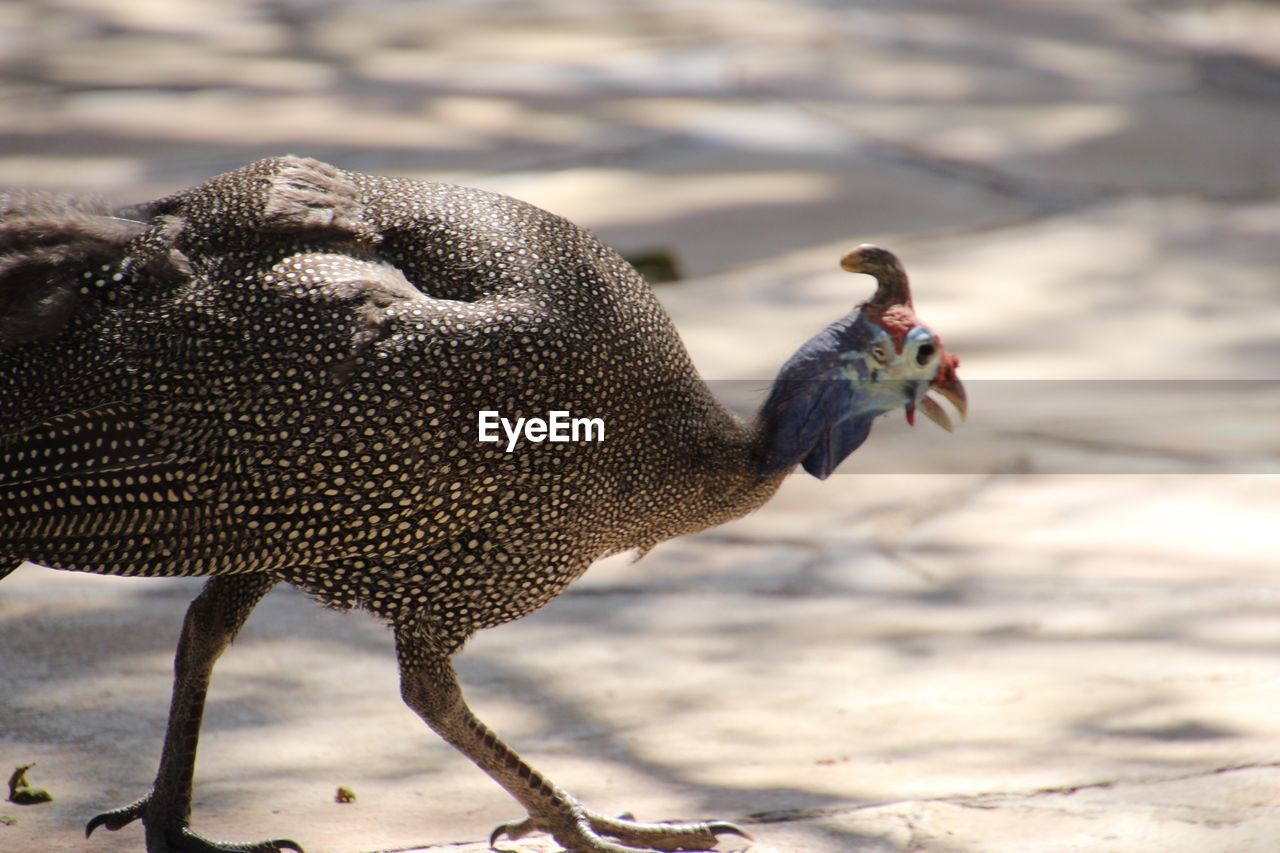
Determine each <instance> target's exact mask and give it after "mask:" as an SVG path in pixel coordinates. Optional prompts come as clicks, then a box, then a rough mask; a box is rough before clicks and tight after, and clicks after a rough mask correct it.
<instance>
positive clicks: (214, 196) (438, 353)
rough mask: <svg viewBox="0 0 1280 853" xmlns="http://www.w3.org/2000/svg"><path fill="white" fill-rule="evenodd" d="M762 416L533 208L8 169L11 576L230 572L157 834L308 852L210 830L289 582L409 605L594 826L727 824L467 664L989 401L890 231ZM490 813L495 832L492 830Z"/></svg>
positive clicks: (1, 247) (355, 190)
mask: <svg viewBox="0 0 1280 853" xmlns="http://www.w3.org/2000/svg"><path fill="white" fill-rule="evenodd" d="M843 266H844V268H845V269H847V270H849V271H852V272H862V273H868V274H870V275H872V276H874V277H875V278H876V279H877V281H878V287H877V289H876V291H875V295H874V296H873V297H872V298H871V299H870V300H869V301H867V302H866V303H863V304H862V305H860V306H859V307H857V308H855V309H854V310H853V311H851V312H850V313H849V314H848V315H846V316H845V317H842V318H841V319H839V320H837V321H836V322H834V323H832V324H831V325H830V326H828V327H827V328H826V329H825V330H823V331H822V332H821V333H819V334H818V335H817V336H816V337H814V338H813V339H812V340H810V341H809V342H808V343H806V344H805V345H804V346H803V347H802V348H801V349H800V350H799V351H798V352H797V353H796V354H795V356H793V357H792V358H791V359H790V360H789V361H788V362H787V363H786V365H785V366H784V367H783V368H782V370H781V372H780V374H779V376H778V379H777V381H776V382H775V383H774V385H773V387H772V389H771V391H770V393H769V395H768V397H767V399H766V400H765V402H764V404H763V406H762V408H761V410H760V413H759V415H758V416H757V418H756V419H755V421H754V422H752V423H749V424H748V423H743V422H741V421H740V420H739V419H738V418H736V417H735V416H733V415H732V414H731V413H730V412H729V411H728V410H726V409H725V408H724V407H723V406H722V405H721V404H720V403H719V402H717V401H716V399H715V398H714V397H713V396H712V394H711V393H710V391H709V390H708V388H707V386H706V385H705V384H704V383H703V381H702V380H701V379H700V378H699V376H698V374H697V372H696V371H695V369H694V367H693V365H692V363H691V362H690V359H689V357H688V355H687V353H686V351H685V349H684V347H683V345H682V343H681V341H680V338H679V336H678V335H677V333H676V330H675V328H674V327H673V325H672V323H671V321H670V319H669V318H668V317H667V315H666V313H665V312H664V311H663V310H662V308H661V307H660V305H659V304H658V302H657V301H656V299H655V298H654V296H653V294H652V292H651V291H650V289H649V287H648V285H647V284H646V283H645V282H644V281H643V280H642V279H641V278H640V276H639V275H638V274H637V273H636V272H635V271H634V270H633V269H632V268H631V267H630V266H629V265H628V264H627V263H626V262H625V261H623V260H622V259H621V258H620V257H619V256H618V255H617V254H615V253H614V252H613V251H611V250H610V249H609V248H607V247H606V246H604V245H603V244H601V243H600V242H599V241H598V240H597V239H596V238H595V237H593V236H592V235H591V234H589V233H587V232H586V231H584V230H582V229H580V228H578V227H576V226H574V225H573V224H571V223H569V222H568V221H566V220H564V219H562V218H559V217H557V216H553V215H551V214H549V213H546V212H544V211H542V210H539V209H537V208H535V207H532V206H530V205H528V204H524V203H522V202H519V201H516V200H514V199H510V198H506V197H504V196H500V195H494V194H491V193H486V192H481V191H478V190H473V189H466V188H461V187H455V186H448V185H444V184H436V183H425V182H416V181H410V180H404V179H394V178H381V177H371V176H366V175H359V174H354V173H348V172H344V171H340V170H338V169H335V168H334V167H332V166H328V165H325V164H323V163H319V162H316V161H314V160H306V159H301V158H296V157H280V158H272V159H267V160H262V161H259V162H257V163H253V164H251V165H249V166H246V167H244V168H242V169H239V170H236V171H233V172H230V173H227V174H225V175H221V176H219V177H216V178H213V179H211V180H209V181H208V182H206V183H204V184H202V185H200V186H197V187H195V188H193V189H190V190H187V191H184V192H180V193H178V194H176V195H172V196H169V197H167V198H163V199H160V200H158V201H154V202H150V203H146V204H141V205H136V206H132V207H128V208H119V209H112V208H110V207H108V206H106V205H103V204H100V203H95V202H92V201H86V200H83V199H75V198H56V197H51V196H46V195H39V194H19V193H15V194H10V195H8V196H5V197H3V198H2V199H0V576H3V575H4V574H7V573H8V572H9V571H12V569H13V568H15V567H16V566H17V565H18V564H19V563H21V562H22V561H24V560H29V561H32V562H35V563H39V564H42V565H45V566H49V567H53V568H59V569H71V570H77V571H86V572H96V573H104V574H114V575H132V576H188V575H201V576H210V580H209V581H208V582H207V583H206V585H205V587H204V589H203V591H202V592H201V593H200V595H199V596H198V597H197V598H196V599H195V601H194V602H193V603H192V604H191V607H190V609H189V611H188V612H187V616H186V620H185V623H184V625H183V628H182V633H181V638H180V641H179V644H178V650H177V656H176V661H175V679H174V688H173V700H172V705H171V707H170V713H169V723H168V728H167V732H166V735H165V740H164V747H163V751H162V754H161V759H160V765H159V769H158V771H157V775H156V778H155V782H154V785H153V787H152V788H151V791H150V792H149V793H148V794H147V795H146V796H144V797H142V798H141V799H139V800H138V801H136V802H134V803H132V804H131V805H127V806H125V807H123V808H119V809H116V810H114V811H109V812H106V813H105V814H101V815H98V816H97V817H95V818H93V819H92V820H91V821H90V822H89V824H88V827H87V828H86V832H87V833H88V832H92V830H93V829H94V828H96V827H99V826H105V827H107V828H108V829H112V830H116V829H120V828H121V827H123V826H125V825H126V824H128V823H130V822H132V821H134V820H137V819H141V821H142V823H143V825H144V827H145V833H146V845H147V849H148V850H150V851H153V853H155V851H201V853H212V851H232V850H235V851H279V850H282V849H294V850H298V849H300V848H298V846H297V845H296V844H295V843H294V842H292V841H287V840H274V841H263V842H258V843H253V844H226V843H219V842H214V841H211V840H209V839H206V838H203V837H202V836H200V835H197V834H196V833H195V832H193V831H192V830H191V829H190V828H189V825H188V824H189V820H190V813H191V786H192V775H193V771H194V766H195V752H196V741H197V738H198V736H199V729H200V721H201V716H202V713H203V708H204V701H205V693H206V690H207V687H208V684H209V678H210V674H211V672H212V669H213V665H214V662H215V660H216V659H217V658H218V656H219V655H220V654H221V653H222V651H223V650H224V649H225V648H226V647H227V645H228V644H229V643H230V642H231V640H232V638H233V637H234V636H235V634H236V632H237V631H238V630H239V628H240V627H241V625H242V624H243V623H244V621H245V619H246V618H247V617H248V616H249V613H250V611H251V610H252V609H253V607H254V605H255V604H256V603H257V602H258V601H259V600H260V599H261V598H262V597H263V596H264V595H265V594H266V593H267V591H268V590H270V589H271V588H272V587H273V586H274V585H275V584H277V583H280V582H285V583H288V584H292V585H293V586H295V587H298V588H300V589H302V590H304V591H305V592H307V593H309V594H310V595H311V596H313V597H315V598H317V599H318V600H319V601H321V602H322V603H324V604H326V605H330V606H335V607H339V608H357V607H358V608H362V609H365V610H368V611H372V612H373V613H374V614H375V615H376V616H378V617H380V618H381V619H383V620H385V621H386V622H387V623H389V625H390V626H391V628H392V630H393V631H394V635H395V642H396V650H397V654H398V658H399V665H400V676H401V693H402V696H403V698H404V701H405V702H406V703H407V704H408V705H409V706H410V707H411V708H412V709H413V710H414V711H415V712H417V713H418V714H419V715H420V716H421V717H422V719H423V720H425V721H426V723H427V724H428V725H429V726H430V727H431V728H432V729H434V730H435V731H436V732H437V733H439V734H440V736H441V737H443V738H444V739H445V740H446V741H447V742H449V743H450V744H452V745H453V746H454V747H456V748H457V749H458V750H459V751H461V752H462V753H463V754H464V755H466V756H467V757H468V758H470V759H471V760H472V761H474V762H475V763H476V764H477V765H479V766H480V767H481V768H482V769H483V770H484V771H485V772H486V773H488V774H489V776H491V777H492V778H493V779H494V780H495V781H496V782H498V784H500V785H501V786H502V787H503V788H505V789H506V790H507V791H508V792H509V793H510V794H511V795H512V796H513V797H515V799H516V800H518V801H519V802H520V804H521V805H522V806H523V807H524V809H525V811H526V812H527V815H528V816H527V818H525V819H524V820H521V821H519V822H516V823H511V824H507V825H504V826H501V827H499V828H498V830H496V831H495V833H494V838H493V839H492V840H496V839H497V838H498V837H500V836H502V835H503V834H505V835H506V836H509V837H511V838H518V837H520V836H522V835H525V834H527V833H530V832H533V831H538V830H541V831H545V832H548V833H550V834H551V835H553V836H554V837H555V839H556V840H557V841H558V842H559V843H560V844H562V845H564V846H565V847H566V848H568V849H569V850H573V851H592V852H593V853H610V852H611V853H620V851H637V850H646V851H647V850H707V849H710V848H712V847H713V846H715V844H716V841H717V836H718V835H721V834H725V833H734V834H742V833H741V831H740V830H738V829H737V828H736V827H734V826H733V825H732V824H728V823H719V822H710V823H688V824H665V823H640V822H636V821H632V820H629V819H627V820H624V819H617V818H611V817H606V816H604V815H601V814H598V813H596V812H593V811H590V810H588V809H586V808H584V807H583V806H582V805H580V804H579V803H578V802H577V801H576V800H574V799H573V798H572V797H570V796H569V795H568V794H567V793H565V791H564V790H562V789H560V788H559V787H556V786H555V785H553V784H552V783H551V782H550V781H548V780H547V778H546V777H544V776H543V775H542V774H540V773H539V772H538V771H536V770H534V769H533V768H531V767H530V766H529V765H528V764H526V763H525V762H524V761H523V760H521V758H520V757H519V756H518V755H517V754H516V753H515V751H514V750H512V749H511V748H510V747H508V746H506V745H505V744H504V743H503V742H502V741H501V740H499V739H498V737H497V736H496V735H494V733H493V732H492V731H490V730H489V729H488V728H487V727H486V726H485V725H484V723H482V722H481V721H480V720H479V719H477V718H476V716H475V715H474V714H473V713H472V712H471V710H470V709H469V708H468V707H467V705H466V703H465V701H464V700H463V697H462V693H461V690H460V688H459V685H458V682H457V679H456V677H455V675H454V671H453V668H452V665H451V663H450V660H451V657H452V655H453V654H454V653H455V652H457V651H458V650H459V649H460V648H461V647H462V645H463V644H464V643H465V642H466V640H467V639H468V638H469V637H470V636H471V635H473V634H474V633H475V632H476V631H478V630H480V629H482V628H487V627H490V626H493V625H498V624H501V623H504V622H507V621H510V620H512V619H516V618H518V617H520V616H522V615H524V614H527V613H529V612H531V611H533V610H535V609H537V608H539V607H541V606H542V605H544V604H546V603H547V602H548V601H550V600H551V599H553V598H555V597H556V595H558V594H559V593H560V592H561V591H563V590H564V589H565V587H566V586H568V585H569V584H570V583H571V582H572V581H573V580H574V579H575V578H577V577H578V576H579V575H581V574H582V573H583V572H584V571H585V570H586V569H587V567H588V566H589V565H590V564H591V563H592V562H593V561H594V560H596V559H597V558H599V557H601V556H604V555H607V554H610V553H615V552H619V551H624V550H627V549H639V550H640V551H641V552H643V551H644V550H646V549H648V548H650V547H652V546H653V545H654V544H656V543H658V542H660V541H662V540H664V539H668V538H670V537H673V536H677V535H680V534H683V533H689V532H692V531H696V530H701V529H704V528H706V527H709V526H712V525H715V524H719V523H721V522H723V521H726V520H728V519H731V518H736V517H738V516H741V515H743V514H745V513H747V512H750V511H751V510H753V509H755V508H756V507H758V506H760V505H761V504H762V503H764V502H765V501H766V500H767V499H768V498H769V497H770V496H771V495H772V494H773V493H774V491H775V490H776V489H777V488H778V486H779V484H780V483H781V482H782V480H783V478H784V477H785V476H786V475H787V474H788V473H789V472H790V471H792V470H793V469H794V468H795V466H797V465H802V466H803V467H804V469H805V470H806V471H808V472H809V473H811V474H813V475H815V476H817V477H819V478H825V477H827V476H828V475H829V474H830V473H831V472H832V471H833V470H834V469H835V468H836V466H837V465H838V464H839V463H840V462H841V460H843V459H844V458H845V457H847V456H848V455H849V454H850V453H852V452H853V451H854V450H855V449H856V448H857V447H858V446H859V445H860V444H861V443H862V442H863V441H864V440H865V439H866V437H867V434H868V432H869V430H870V428H871V423H872V421H873V420H874V419H875V418H876V417H877V416H879V415H881V414H884V413H886V412H888V411H891V410H894V409H897V408H905V410H906V412H907V416H908V419H910V418H911V416H912V414H913V413H914V412H915V410H916V408H917V407H919V409H920V410H921V411H923V412H924V413H925V414H926V415H927V416H928V417H929V418H931V419H932V420H934V421H936V422H937V423H939V424H941V425H943V426H945V427H947V428H948V429H950V422H949V420H948V418H947V416H946V414H945V413H944V411H943V409H942V408H941V406H939V405H938V404H937V403H936V402H935V401H934V399H933V398H931V397H929V396H926V394H927V392H928V391H929V390H930V389H934V390H936V391H938V392H939V393H940V394H942V395H943V396H944V397H947V398H949V399H950V400H951V401H952V402H953V403H954V404H955V405H956V407H957V409H958V410H959V412H960V414H961V415H963V414H964V409H965V397H964V391H963V386H962V385H961V383H960V380H959V378H958V377H957V375H956V366H957V364H958V360H957V359H956V358H955V356H953V355H951V354H949V353H947V352H945V351H944V349H943V347H942V342H941V340H940V339H939V338H938V337H937V336H936V335H935V334H934V333H933V332H931V331H930V330H929V329H928V328H926V327H925V326H923V325H921V324H920V323H919V322H918V321H917V320H916V318H915V315H914V313H913V309H912V305H911V298H910V293H909V291H908V287H907V279H906V276H905V274H904V273H903V271H902V268H901V266H900V265H899V264H898V261H897V259H896V258H895V257H894V256H893V255H892V254H890V253H889V252H887V251H885V250H883V249H879V248H876V247H873V246H862V247H859V248H857V249H855V250H853V251H851V252H850V253H849V254H847V255H846V256H845V257H844V260H843ZM484 410H494V411H498V412H500V413H502V414H503V415H512V416H521V417H526V416H529V417H531V416H536V415H542V414H545V413H548V412H553V411H561V412H570V413H573V414H575V415H579V414H580V415H584V416H590V417H592V418H598V419H600V421H601V422H602V423H603V425H604V428H605V435H604V439H603V440H598V441H592V442H580V443H566V442H553V441H536V440H529V439H535V438H536V436H532V434H526V440H525V441H524V442H523V443H520V444H519V446H517V447H515V448H514V449H513V450H512V451H511V452H508V448H507V446H506V445H505V444H504V443H502V442H499V443H491V442H481V441H479V440H478V436H477V417H478V413H479V412H481V411H484ZM492 840H491V842H492Z"/></svg>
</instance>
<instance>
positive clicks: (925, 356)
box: [916, 344, 937, 367]
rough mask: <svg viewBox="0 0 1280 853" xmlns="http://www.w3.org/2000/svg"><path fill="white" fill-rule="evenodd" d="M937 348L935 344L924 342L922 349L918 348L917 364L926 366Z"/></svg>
mask: <svg viewBox="0 0 1280 853" xmlns="http://www.w3.org/2000/svg"><path fill="white" fill-rule="evenodd" d="M936 351H937V349H936V348H935V347H934V345H933V344H922V345H921V347H920V349H918V350H916V364H918V365H920V366H921V367H924V366H925V365H926V364H928V363H929V359H931V358H933V354H934V352H936Z"/></svg>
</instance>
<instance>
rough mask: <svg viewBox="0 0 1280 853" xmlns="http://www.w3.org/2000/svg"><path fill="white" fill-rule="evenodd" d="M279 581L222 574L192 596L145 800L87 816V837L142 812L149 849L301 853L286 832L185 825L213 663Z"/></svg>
mask: <svg viewBox="0 0 1280 853" xmlns="http://www.w3.org/2000/svg"><path fill="white" fill-rule="evenodd" d="M275 583H276V582H275V579H274V578H272V577H270V576H269V575H262V574H251V575H222V576H219V577H215V578H212V579H210V580H209V582H208V583H206V584H205V586H204V589H203V590H202V591H201V592H200V595H199V596H197V597H196V600H195V601H193V602H191V606H190V607H189V608H188V609H187V617H186V619H185V620H184V622H183V624H182V636H181V638H180V639H179V640H178V652H177V655H176V656H175V658H174V662H173V670H174V673H173V700H172V702H171V703H170V705H169V726H168V729H167V730H166V731H165V736H164V749H163V751H162V752H161V753H160V767H159V769H158V770H157V771H156V780H155V783H154V784H153V785H152V787H151V791H150V792H149V793H148V794H146V795H145V796H144V797H142V799H140V800H137V801H136V802H133V803H130V804H129V805H127V806H124V807H123V808H119V809H115V810H113V811H109V812H104V813H102V814H100V815H98V816H97V817H95V818H94V819H93V820H91V821H89V824H88V825H87V826H86V827H85V830H84V834H85V836H86V837H87V836H88V835H89V834H90V833H92V832H93V831H94V830H95V829H97V828H98V827H99V826H105V827H106V828H107V829H110V830H116V829H120V828H121V827H123V826H126V825H127V824H129V823H132V822H133V821H135V820H138V819H139V818H141V820H142V823H143V826H145V827H146V839H147V851H148V853H279V851H281V850H284V849H289V850H297V851H299V853H301V851H302V848H301V847H299V846H298V845H297V844H295V843H294V842H292V841H288V840H284V839H280V840H276V841H261V842H257V843H251V844H229V843H220V842H217V841H212V840H210V839H207V838H204V837H202V836H200V835H197V834H196V833H194V832H192V831H191V829H190V828H189V827H188V822H189V821H190V819H191V779H192V776H193V774H194V773H195V765H196V745H197V742H198V741H199V739H200V722H201V720H202V718H203V717H204V699H205V694H206V693H207V692H208V690H209V678H210V676H212V674H213V665H214V663H215V662H216V661H217V660H218V657H219V656H221V654H222V652H223V651H224V650H225V649H226V648H227V646H229V645H230V644H231V641H232V640H233V639H235V636H236V634H237V633H238V632H239V630H240V628H241V626H243V625H244V623H245V620H246V619H248V618H249V614H250V613H251V612H252V611H253V608H254V606H255V605H257V603H258V602H259V601H261V600H262V597H263V596H264V595H266V594H267V592H268V591H269V590H270V589H271V587H273V586H275Z"/></svg>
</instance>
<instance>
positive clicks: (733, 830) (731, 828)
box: [707, 820, 755, 842]
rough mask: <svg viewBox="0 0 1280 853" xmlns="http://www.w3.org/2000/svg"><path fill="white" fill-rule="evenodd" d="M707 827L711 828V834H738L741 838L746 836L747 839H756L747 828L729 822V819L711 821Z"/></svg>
mask: <svg viewBox="0 0 1280 853" xmlns="http://www.w3.org/2000/svg"><path fill="white" fill-rule="evenodd" d="M707 829H709V830H711V834H712V835H715V836H720V835H736V836H738V837H739V838H745V839H746V840H747V841H752V842H754V841H755V839H754V838H752V837H751V835H750V834H749V833H748V832H747V831H746V830H744V829H742V828H741V827H739V826H738V825H736V824H732V823H729V822H728V821H723V820H718V821H715V822H713V823H709V824H707Z"/></svg>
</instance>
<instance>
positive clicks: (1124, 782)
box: [736, 761, 1280, 824]
mask: <svg viewBox="0 0 1280 853" xmlns="http://www.w3.org/2000/svg"><path fill="white" fill-rule="evenodd" d="M1275 769H1280V761H1252V762H1242V763H1239V764H1228V765H1224V766H1221V767H1212V768H1208V769H1205V770H1198V771H1194V772H1189V773H1180V774H1177V775H1173V776H1144V777H1136V778H1132V779H1104V780H1100V781H1096V782H1081V783H1078V784H1072V785H1056V786H1049V787H1045V788H1032V789H1030V790H1025V791H989V792H982V793H976V794H953V795H947V796H939V797H920V798H916V799H902V800H888V801H885V802H878V803H867V804H865V805H852V804H850V805H847V806H821V807H817V808H807V809H806V808H797V809H778V810H776V811H765V812H756V813H754V814H751V815H748V816H747V817H745V818H740V819H738V820H737V821H736V822H738V823H744V824H770V823H791V822H794V821H802V820H817V819H820V818H827V817H841V816H843V815H852V814H857V813H859V812H865V811H870V810H873V809H883V808H888V807H893V806H903V805H911V804H920V803H946V804H951V805H958V806H966V807H970V808H996V807H997V806H998V805H999V804H1000V803H1002V802H1005V801H1011V800H1033V799H1036V798H1038V797H1053V796H1071V795H1073V794H1077V793H1080V792H1081V791H1099V790H1112V789H1115V788H1121V787H1136V786H1143V785H1163V784H1166V783H1171V782H1186V781H1190V780H1192V779H1207V778H1211V777H1214V776H1221V775H1224V774H1227V773H1239V772H1244V771H1248V770H1275ZM988 804H989V805H988Z"/></svg>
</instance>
